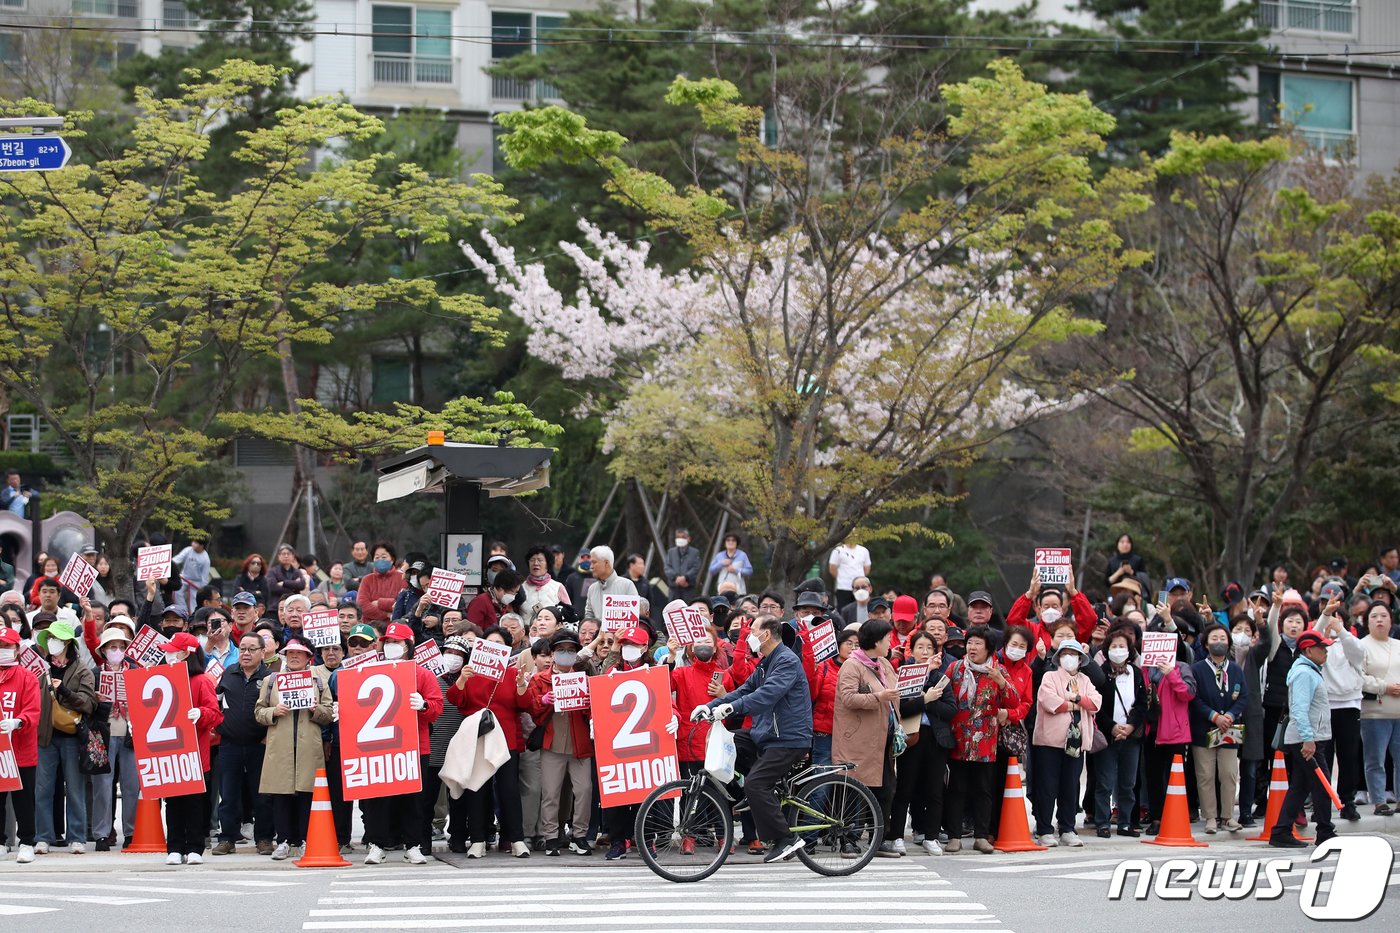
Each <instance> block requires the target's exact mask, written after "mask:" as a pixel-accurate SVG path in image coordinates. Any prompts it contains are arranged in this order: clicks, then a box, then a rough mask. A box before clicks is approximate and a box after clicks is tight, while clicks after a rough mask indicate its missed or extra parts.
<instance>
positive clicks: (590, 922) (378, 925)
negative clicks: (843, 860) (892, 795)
mask: <svg viewBox="0 0 1400 933" xmlns="http://www.w3.org/2000/svg"><path fill="white" fill-rule="evenodd" d="M984 909H985V908H984ZM312 915H313V916H319V915H318V914H316V912H315V911H313V912H312ZM784 919H785V921H786V922H787V924H788V925H789V926H791V927H801V929H802V931H803V933H813V931H814V930H815V929H816V928H815V927H813V926H811V925H814V924H833V923H834V924H847V923H850V924H855V923H869V922H870V919H871V918H870V915H869V914H835V915H833V914H829V913H805V914H804V913H795V914H791V915H789V916H787V917H786V918H784ZM465 922H466V921H465V920H464V919H463V918H461V917H441V918H433V917H423V918H417V919H409V918H406V917H398V918H382V917H376V918H374V919H364V920H352V919H349V918H337V919H334V920H308V921H306V922H305V923H303V924H302V929H303V930H374V929H396V930H405V929H415V930H422V929H447V928H452V927H457V928H461V927H462V926H463V925H464V923H465ZM917 923H918V925H919V926H924V927H927V926H936V927H938V928H939V929H940V933H945V931H944V930H943V928H944V927H948V926H953V925H956V924H969V923H975V924H983V923H985V924H989V925H990V924H995V925H997V926H1000V922H999V921H998V920H997V919H996V917H995V916H993V915H992V914H974V915H962V916H957V917H938V916H920V917H918V918H917ZM596 924H597V918H594V917H579V918H569V917H559V916H557V915H541V916H535V917H503V918H497V917H492V918H491V920H490V923H489V926H490V927H491V928H492V929H503V928H544V929H575V928H577V929H583V930H592V929H596ZM608 926H610V927H640V928H642V929H648V928H651V929H658V930H668V929H669V930H675V929H687V928H693V929H697V930H704V931H706V933H720V931H719V930H718V929H716V924H715V921H714V919H711V918H705V917H694V918H693V919H692V918H678V917H676V916H675V915H673V914H653V915H651V916H647V917H610V918H608ZM809 927H810V930H809ZM838 931H839V928H838ZM736 933H753V927H751V926H750V927H747V928H743V929H742V930H740V929H739V928H736ZM845 933H849V931H845Z"/></svg>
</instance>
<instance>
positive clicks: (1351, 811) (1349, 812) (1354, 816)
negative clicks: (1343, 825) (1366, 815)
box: [1342, 803, 1361, 823]
mask: <svg viewBox="0 0 1400 933" xmlns="http://www.w3.org/2000/svg"><path fill="white" fill-rule="evenodd" d="M1342 819H1344V820H1346V821H1347V822H1348V823H1355V822H1356V821H1357V820H1360V819H1361V814H1360V813H1357V812H1356V804H1354V803H1349V804H1347V805H1346V806H1345V807H1342Z"/></svg>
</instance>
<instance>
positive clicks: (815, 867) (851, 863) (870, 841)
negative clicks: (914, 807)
mask: <svg viewBox="0 0 1400 933" xmlns="http://www.w3.org/2000/svg"><path fill="white" fill-rule="evenodd" d="M786 812H787V815H788V825H789V826H791V827H792V831H793V832H794V833H796V834H797V835H799V836H802V837H803V838H804V839H806V840H807V844H806V845H805V846H803V847H802V848H801V849H798V850H797V857H798V858H800V859H802V862H803V863H804V864H805V865H806V866H807V867H808V868H810V869H812V871H814V872H817V873H818V874H821V875H833V876H839V875H853V874H855V873H856V872H858V871H860V870H861V869H862V868H864V867H865V866H866V865H869V864H870V860H871V859H873V858H874V857H875V851H876V850H877V849H879V848H880V843H881V842H882V841H883V840H884V836H885V821H884V817H883V816H882V815H881V813H880V804H879V801H877V800H876V799H875V795H874V794H873V793H872V792H871V790H870V788H868V787H866V786H865V785H864V784H862V783H861V782H860V781H857V780H855V779H854V778H851V777H847V776H845V775H842V774H824V775H821V776H820V777H817V778H814V779H813V780H811V781H806V782H804V783H803V784H802V785H801V786H799V787H797V788H796V789H795V792H794V795H793V796H792V797H791V798H789V805H788V807H787V808H786Z"/></svg>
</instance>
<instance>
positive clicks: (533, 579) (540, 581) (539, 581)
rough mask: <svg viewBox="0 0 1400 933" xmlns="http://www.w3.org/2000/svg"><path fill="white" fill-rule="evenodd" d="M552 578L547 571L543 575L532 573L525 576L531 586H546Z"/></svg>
mask: <svg viewBox="0 0 1400 933" xmlns="http://www.w3.org/2000/svg"><path fill="white" fill-rule="evenodd" d="M550 579H551V577H550V576H549V574H547V573H546V574H545V575H544V576H542V577H537V576H535V575H534V574H533V573H532V574H530V575H529V576H527V577H526V578H525V582H526V583H528V584H530V585H531V586H544V585H545V584H546V583H548V582H549V581H550Z"/></svg>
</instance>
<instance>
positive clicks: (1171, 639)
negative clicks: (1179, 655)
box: [1140, 632, 1176, 670]
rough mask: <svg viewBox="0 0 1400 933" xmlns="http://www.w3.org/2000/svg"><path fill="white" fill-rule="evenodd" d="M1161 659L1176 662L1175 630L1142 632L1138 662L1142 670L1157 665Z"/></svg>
mask: <svg viewBox="0 0 1400 933" xmlns="http://www.w3.org/2000/svg"><path fill="white" fill-rule="evenodd" d="M1163 661H1170V662H1172V663H1175V662H1176V632H1143V633H1142V661H1141V662H1140V663H1141V665H1142V668H1143V670H1146V669H1147V668H1149V667H1157V666H1158V665H1159V664H1161V663H1162V662H1163Z"/></svg>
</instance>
